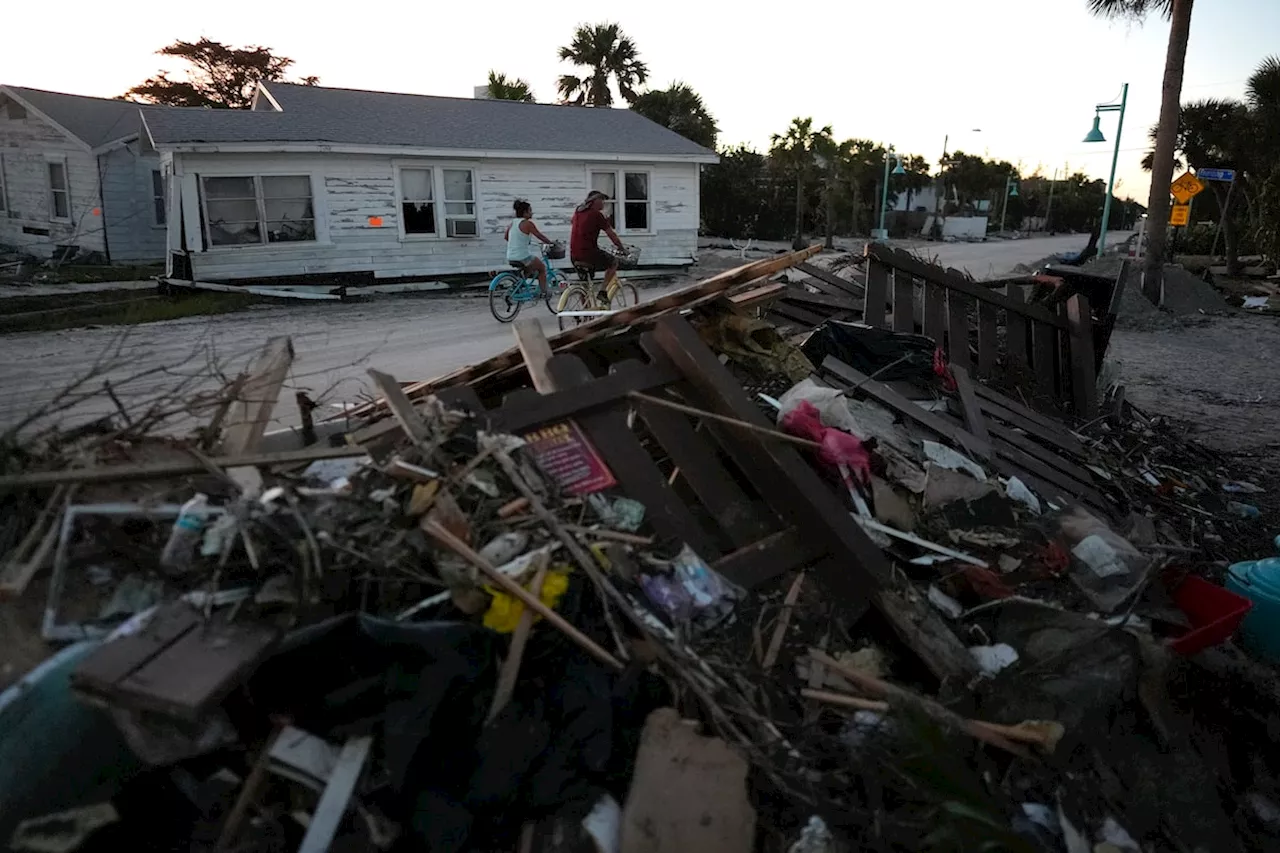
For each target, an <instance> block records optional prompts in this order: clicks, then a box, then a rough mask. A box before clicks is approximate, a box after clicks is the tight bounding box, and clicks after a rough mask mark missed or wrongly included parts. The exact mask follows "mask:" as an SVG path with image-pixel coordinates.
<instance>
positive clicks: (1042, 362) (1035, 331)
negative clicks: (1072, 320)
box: [1031, 320, 1058, 398]
mask: <svg viewBox="0 0 1280 853" xmlns="http://www.w3.org/2000/svg"><path fill="white" fill-rule="evenodd" d="M1031 334H1032V338H1033V344H1032V345H1033V347H1034V348H1035V351H1034V352H1033V353H1032V367H1033V368H1034V369H1035V373H1036V388H1037V390H1038V391H1039V393H1040V394H1041V395H1043V396H1045V397H1049V398H1054V397H1055V396H1056V394H1057V387H1056V383H1055V382H1054V376H1055V375H1056V374H1055V371H1054V366H1053V364H1054V361H1053V351H1054V349H1056V348H1057V338H1058V330H1057V329H1055V328H1054V327H1053V326H1050V325H1049V324H1048V323H1041V322H1039V321H1038V320H1037V321H1034V322H1032V324H1031Z"/></svg>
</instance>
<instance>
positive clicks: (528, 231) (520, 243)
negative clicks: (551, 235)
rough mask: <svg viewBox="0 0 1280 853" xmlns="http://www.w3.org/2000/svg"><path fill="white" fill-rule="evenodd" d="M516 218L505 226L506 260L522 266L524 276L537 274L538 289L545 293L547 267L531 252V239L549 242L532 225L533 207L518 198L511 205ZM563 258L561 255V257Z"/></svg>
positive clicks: (548, 243)
mask: <svg viewBox="0 0 1280 853" xmlns="http://www.w3.org/2000/svg"><path fill="white" fill-rule="evenodd" d="M512 207H513V208H514V209H515V212H516V218H515V219H512V220H511V223H510V224H509V225H507V232H506V234H504V235H503V239H504V240H506V241H507V260H508V261H510V262H512V263H519V264H523V265H524V269H525V274H526V275H527V274H528V273H529V272H534V273H537V276H538V287H539V289H540V291H541V292H542V293H546V292H547V265H546V263H545V262H544V261H543V260H542V256H541V255H539V254H538V253H537V252H535V251H534V250H533V238H534V237H537V238H538V239H539V240H541V241H542V242H543V243H546V244H547V245H551V240H550V239H548V238H547V236H546V235H545V234H543V233H542V232H541V231H539V230H538V226H537V225H534V224H533V205H531V204H529V202H527V201H525V200H524V199H522V198H518V199H516V201H515V204H513V205H512ZM561 257H563V255H561Z"/></svg>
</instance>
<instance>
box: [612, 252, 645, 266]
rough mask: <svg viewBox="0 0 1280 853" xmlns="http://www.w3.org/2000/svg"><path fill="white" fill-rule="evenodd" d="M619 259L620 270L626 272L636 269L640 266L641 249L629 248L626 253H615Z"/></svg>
mask: <svg viewBox="0 0 1280 853" xmlns="http://www.w3.org/2000/svg"><path fill="white" fill-rule="evenodd" d="M614 254H615V255H616V256H617V258H618V268H619V269H624V270H630V269H635V268H636V267H638V266H639V265H640V247H639V246H627V248H626V251H622V252H615V253H614Z"/></svg>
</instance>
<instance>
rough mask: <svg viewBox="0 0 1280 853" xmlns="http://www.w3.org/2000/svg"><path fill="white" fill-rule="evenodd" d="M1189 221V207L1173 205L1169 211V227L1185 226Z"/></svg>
mask: <svg viewBox="0 0 1280 853" xmlns="http://www.w3.org/2000/svg"><path fill="white" fill-rule="evenodd" d="M1190 221H1191V205H1188V204H1175V205H1174V206H1173V207H1172V208H1171V209H1170V210H1169V224H1170V225H1186V224H1187V223H1188V222H1190Z"/></svg>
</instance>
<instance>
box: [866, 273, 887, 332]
mask: <svg viewBox="0 0 1280 853" xmlns="http://www.w3.org/2000/svg"><path fill="white" fill-rule="evenodd" d="M889 270H890V268H889V267H887V266H885V265H884V264H882V263H880V262H879V261H876V260H872V261H868V262H867V304H866V306H865V307H864V308H863V315H862V322H864V323H866V324H867V325H868V326H876V327H879V328H883V327H884V325H885V322H884V304H885V301H886V300H887V299H888V297H889Z"/></svg>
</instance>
